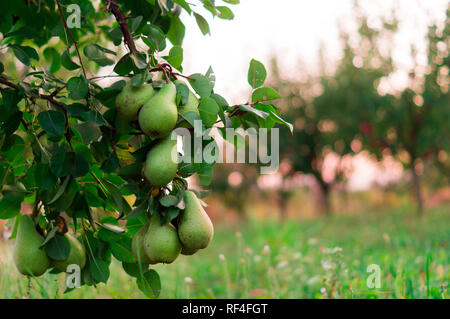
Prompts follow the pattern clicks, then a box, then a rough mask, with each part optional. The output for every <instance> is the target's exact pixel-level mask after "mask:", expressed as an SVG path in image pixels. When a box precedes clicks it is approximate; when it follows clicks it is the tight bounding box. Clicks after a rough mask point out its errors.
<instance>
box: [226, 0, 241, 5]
mask: <svg viewBox="0 0 450 319" xmlns="http://www.w3.org/2000/svg"><path fill="white" fill-rule="evenodd" d="M223 2H226V3H229V4H239V2H240V1H239V0H223Z"/></svg>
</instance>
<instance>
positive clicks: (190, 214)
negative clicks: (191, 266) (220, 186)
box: [178, 191, 214, 250]
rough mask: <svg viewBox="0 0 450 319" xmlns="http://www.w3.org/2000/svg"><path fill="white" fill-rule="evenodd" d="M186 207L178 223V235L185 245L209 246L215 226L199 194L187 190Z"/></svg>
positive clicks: (192, 246)
mask: <svg viewBox="0 0 450 319" xmlns="http://www.w3.org/2000/svg"><path fill="white" fill-rule="evenodd" d="M184 201H185V208H184V211H183V212H182V213H181V215H180V222H179V223H178V236H179V237H180V241H181V243H182V244H183V246H184V247H186V248H188V249H191V250H192V249H202V248H205V247H206V246H208V244H209V243H210V242H211V240H212V238H213V235H214V227H213V224H212V222H211V219H209V216H208V214H206V212H205V210H204V209H203V207H202V205H201V204H200V201H199V200H198V198H197V196H196V195H195V194H194V193H193V192H191V191H186V193H185V194H184Z"/></svg>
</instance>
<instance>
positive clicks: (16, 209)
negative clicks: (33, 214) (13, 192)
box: [0, 195, 21, 219]
mask: <svg viewBox="0 0 450 319" xmlns="http://www.w3.org/2000/svg"><path fill="white" fill-rule="evenodd" d="M20 204H21V201H17V200H12V199H11V198H8V197H7V196H6V195H4V196H3V198H2V199H0V219H10V218H12V217H14V216H16V215H17V214H19V213H20Z"/></svg>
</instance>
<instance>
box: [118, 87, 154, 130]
mask: <svg viewBox="0 0 450 319" xmlns="http://www.w3.org/2000/svg"><path fill="white" fill-rule="evenodd" d="M154 94H155V90H153V87H152V86H151V84H144V85H141V86H133V85H131V84H127V85H125V87H124V88H123V90H122V91H121V92H120V93H119V94H118V95H117V97H116V108H117V112H118V113H119V115H120V116H121V117H123V118H124V119H126V120H128V121H131V120H136V119H137V115H138V111H139V108H140V107H141V106H143V105H144V104H145V102H147V101H148V100H150V98H151V97H152V96H153V95H154Z"/></svg>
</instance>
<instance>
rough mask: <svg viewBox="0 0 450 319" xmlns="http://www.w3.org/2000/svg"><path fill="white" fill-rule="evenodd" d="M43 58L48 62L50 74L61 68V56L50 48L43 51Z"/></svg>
mask: <svg viewBox="0 0 450 319" xmlns="http://www.w3.org/2000/svg"><path fill="white" fill-rule="evenodd" d="M44 57H45V59H46V60H47V62H50V72H51V73H55V72H57V71H58V70H59V69H60V68H61V54H59V52H58V51H57V50H56V49H55V48H52V47H49V48H46V49H45V50H44Z"/></svg>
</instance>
